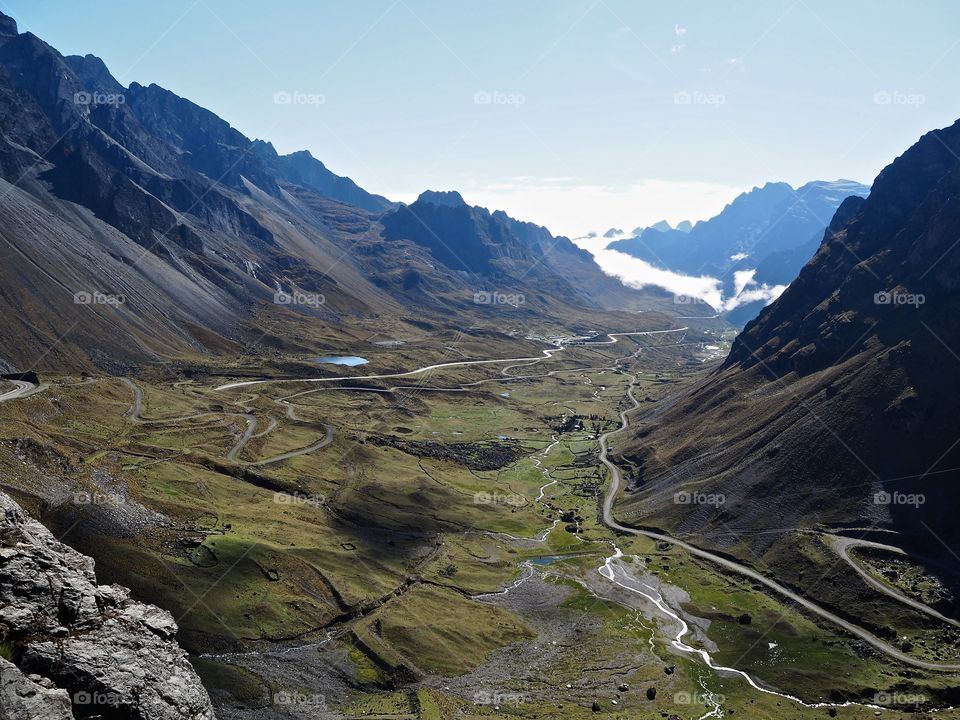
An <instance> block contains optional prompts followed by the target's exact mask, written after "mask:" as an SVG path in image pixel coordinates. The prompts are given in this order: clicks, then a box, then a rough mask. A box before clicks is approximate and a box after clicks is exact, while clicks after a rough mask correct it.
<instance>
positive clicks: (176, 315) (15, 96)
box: [0, 17, 644, 371]
mask: <svg viewBox="0 0 960 720" xmlns="http://www.w3.org/2000/svg"><path fill="white" fill-rule="evenodd" d="M0 20H2V22H0V134H2V137H0V219H2V223H0V240H2V244H0V247H2V248H3V257H4V259H5V260H6V262H4V263H3V264H2V265H0V312H2V313H3V315H4V316H5V317H7V318H9V321H8V322H6V323H3V325H2V327H0V343H2V344H3V346H4V347H5V348H7V350H5V351H4V353H3V360H4V361H5V362H6V363H8V364H9V365H12V366H15V367H19V368H21V369H27V368H40V369H53V368H58V369H67V368H88V367H93V366H98V367H101V368H106V369H112V370H117V371H121V370H122V369H123V368H126V367H129V366H130V365H131V364H135V363H138V362H143V361H151V360H157V359H160V358H171V357H176V358H184V357H187V358H189V357H197V356H203V355H210V354H220V353H227V354H230V353H236V352H239V351H241V350H242V349H243V348H244V347H246V346H248V345H249V344H250V343H251V342H265V343H267V344H270V345H273V346H282V345H283V344H284V343H286V342H287V340H286V336H287V335H289V332H288V329H289V328H291V327H296V326H297V325H296V324H297V318H298V317H300V318H301V319H302V318H304V317H310V318H313V319H314V321H315V322H317V323H320V324H326V325H338V324H342V323H343V322H344V321H345V320H347V319H350V318H354V319H358V318H368V319H378V318H379V319H380V320H379V322H382V323H385V324H391V323H397V322H399V323H401V324H402V323H404V322H407V321H409V320H413V321H415V322H419V321H420V320H422V318H423V317H424V316H432V317H434V318H435V319H438V320H441V319H442V320H444V321H447V322H454V323H456V322H466V323H467V324H472V320H471V319H470V318H469V317H468V315H469V314H470V313H473V312H476V310H477V308H476V306H475V305H474V303H473V302H472V298H473V294H474V293H476V292H478V291H479V290H483V289H487V286H488V285H489V284H490V282H492V279H489V280H488V279H486V278H483V277H482V273H485V272H488V271H490V272H493V267H492V266H488V265H484V264H483V263H480V264H479V265H477V267H476V268H474V270H475V272H479V273H481V277H480V278H479V279H477V278H471V277H465V276H462V275H460V274H458V273H457V272H456V271H457V270H460V269H461V268H459V267H458V264H457V263H456V262H455V261H454V259H453V258H452V256H449V255H445V254H444V250H443V248H442V246H440V245H433V246H431V245H429V244H418V243H417V242H415V240H416V238H415V237H414V238H412V239H413V240H414V242H407V241H405V240H403V241H402V242H400V240H402V239H398V238H397V237H396V235H395V234H393V235H391V237H392V238H394V240H397V242H394V243H392V244H391V243H386V244H385V243H384V240H383V238H382V237H381V231H382V230H383V226H382V225H381V223H380V218H381V217H382V216H384V215H385V214H388V213H391V212H392V211H393V210H394V208H395V207H396V206H395V205H394V204H392V203H390V202H389V201H388V200H386V199H385V198H382V197H379V196H376V195H372V194H370V193H367V192H366V191H364V190H363V189H362V188H359V187H358V186H357V185H356V184H355V183H353V181H351V180H349V179H348V178H343V177H339V176H337V175H335V174H333V173H332V172H330V171H329V170H328V169H327V168H326V167H325V166H324V165H323V163H321V162H320V161H318V160H316V159H314V158H313V157H312V156H311V155H310V154H309V153H307V152H301V153H294V154H292V155H288V156H280V155H278V154H277V153H276V151H275V150H274V148H273V147H272V146H271V145H270V144H269V143H266V142H262V141H252V140H250V139H248V138H246V137H245V136H244V135H243V134H242V133H240V132H239V131H237V130H236V129H234V128H233V127H231V126H230V125H229V124H228V123H227V122H225V121H224V120H222V119H220V118H218V117H217V116H216V115H214V114H213V113H211V112H209V111H207V110H205V109H203V108H201V107H199V106H198V105H195V104H194V103H192V102H190V101H188V100H186V99H184V98H181V97H178V96H177V95H175V94H173V93H171V92H169V91H167V90H165V89H163V88H161V87H159V86H156V85H149V86H143V85H140V84H137V83H133V84H132V85H130V87H128V88H124V87H123V86H121V85H120V84H119V83H118V82H117V81H116V80H115V79H114V78H113V77H112V76H111V75H110V72H109V71H108V69H107V68H106V66H105V65H104V64H103V62H102V61H101V60H99V59H98V58H96V57H94V56H92V55H87V56H84V57H80V56H72V57H64V56H62V55H61V54H60V53H58V52H57V51H56V50H55V49H53V48H51V47H50V46H49V45H47V44H46V43H44V42H43V41H41V40H40V39H38V38H37V37H35V36H34V35H32V34H30V33H24V34H18V33H17V30H16V23H15V22H13V20H12V19H10V18H6V17H3V18H0ZM420 209H422V210H424V212H428V213H429V209H428V208H426V207H423V208H420V207H418V210H420ZM394 214H395V213H394ZM407 214H409V211H407ZM488 215H489V214H488ZM431 217H432V216H431ZM511 223H512V221H511V222H509V223H508V222H506V221H499V220H497V221H491V220H490V219H489V217H488V224H489V228H488V229H489V230H490V231H491V232H492V233H493V234H492V235H490V237H489V242H490V243H492V244H493V246H490V247H488V248H487V250H488V251H489V252H492V253H494V254H498V255H503V256H507V255H513V258H512V260H513V262H514V266H513V271H512V272H513V277H514V279H515V281H516V282H515V284H517V285H518V287H516V288H512V291H513V292H520V293H526V294H529V295H530V296H533V295H534V294H535V292H534V291H535V290H536V291H539V292H541V294H542V293H543V291H544V290H546V291H554V292H561V293H563V297H561V298H560V302H559V306H558V307H559V308H560V309H558V310H557V313H558V315H557V317H559V314H562V306H563V305H564V303H566V302H579V303H581V305H582V306H585V307H587V308H588V309H589V308H591V307H593V306H595V305H596V304H601V305H603V306H605V307H608V308H629V307H632V306H634V305H636V304H637V303H638V302H639V301H640V300H643V298H644V296H642V295H640V294H639V293H637V292H636V291H632V290H629V289H626V288H624V287H622V286H621V285H620V284H619V283H617V282H616V281H609V282H608V279H606V278H603V277H602V276H600V273H599V270H598V269H597V268H596V266H595V265H594V264H593V262H592V260H591V259H590V258H589V257H587V258H584V257H581V256H578V255H577V254H576V253H575V252H572V251H570V248H566V247H565V246H563V244H562V243H560V244H558V248H559V249H560V250H566V251H568V252H567V253H566V259H564V258H563V257H560V256H561V253H559V252H557V253H553V252H552V250H553V249H552V248H551V252H550V253H546V252H545V251H543V248H542V247H541V251H537V250H535V249H530V248H529V247H527V245H529V244H530V243H529V242H527V241H520V240H519V239H518V238H517V237H516V233H521V234H524V233H526V234H529V230H528V229H527V228H526V227H525V226H524V225H523V224H520V223H513V224H512V225H511ZM419 228H420V224H419V223H412V224H410V229H409V232H408V233H407V234H410V235H414V236H415V235H416V233H417V232H418V230H419ZM511 228H512V229H511ZM449 231H450V232H453V233H454V234H456V233H460V232H466V233H467V234H468V235H470V233H473V232H474V231H475V228H468V227H466V226H465V225H464V226H461V225H456V224H453V225H451V226H450V227H449ZM543 232H544V233H545V232H546V231H543ZM546 238H549V234H548V233H546V235H545V239H544V240H539V241H538V242H539V244H540V245H541V246H543V245H544V243H545V242H547V239H546ZM549 240H550V241H552V238H549ZM457 243H465V245H464V247H465V246H466V245H469V244H470V241H469V240H461V239H460V238H459V237H454V238H452V239H450V240H449V241H448V243H447V244H457ZM497 245H499V246H500V247H494V246H497ZM393 250H398V252H393ZM574 250H575V249H574ZM484 252H486V251H484ZM545 254H550V255H553V254H557V255H558V258H556V259H551V260H548V259H547V258H545V257H544V255H545ZM481 256H482V253H481V255H478V256H477V257H478V258H480V257H481ZM445 265H449V267H446V266H445ZM527 269H529V271H530V272H529V273H527ZM451 270H452V271H453V272H451ZM551 272H553V273H555V274H558V275H566V274H568V273H583V274H584V278H585V279H584V283H585V285H586V286H587V287H588V288H589V287H590V286H591V285H596V286H597V288H598V291H597V292H596V293H593V292H581V293H573V292H569V288H570V286H571V283H573V284H576V283H577V282H579V281H577V280H575V279H573V278H569V277H566V276H564V277H560V278H557V277H551V276H550V273H551ZM524 276H526V277H524ZM534 281H537V282H538V283H539V282H540V281H545V282H544V283H543V285H542V286H539V287H535V286H534V284H533V283H534ZM281 291H282V293H283V294H285V295H281V297H288V296H290V295H291V294H295V293H301V294H306V295H308V296H309V297H311V298H317V299H318V301H317V302H314V303H310V304H308V305H296V304H294V305H292V306H291V305H290V304H285V305H283V306H282V307H278V306H277V305H278V303H277V302H276V301H275V295H276V294H277V293H279V292H281ZM298 297H299V296H298ZM320 299H322V301H320ZM281 304H282V303H281ZM551 304H552V303H547V302H544V303H542V304H541V305H540V306H539V308H537V309H535V310H534V309H531V311H536V312H544V311H546V309H547V308H549V306H550V305H551ZM451 308H454V310H453V311H451Z"/></svg>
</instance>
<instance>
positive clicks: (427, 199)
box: [417, 190, 467, 207]
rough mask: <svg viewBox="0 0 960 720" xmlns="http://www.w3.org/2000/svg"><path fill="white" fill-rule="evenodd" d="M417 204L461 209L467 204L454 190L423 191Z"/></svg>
mask: <svg viewBox="0 0 960 720" xmlns="http://www.w3.org/2000/svg"><path fill="white" fill-rule="evenodd" d="M417 202H418V203H421V202H423V203H430V204H432V205H442V206H444V207H463V206H465V205H466V204H467V203H466V201H465V200H464V199H463V196H462V195H461V194H460V193H458V192H457V191H456V190H439V191H438V190H425V191H424V192H422V193H420V197H418V198H417Z"/></svg>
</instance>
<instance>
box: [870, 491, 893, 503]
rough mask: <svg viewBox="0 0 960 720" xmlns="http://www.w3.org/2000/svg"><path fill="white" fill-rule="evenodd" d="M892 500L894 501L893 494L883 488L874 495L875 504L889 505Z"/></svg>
mask: <svg viewBox="0 0 960 720" xmlns="http://www.w3.org/2000/svg"><path fill="white" fill-rule="evenodd" d="M891 502H893V495H891V494H890V493H888V492H887V491H886V490H881V491H880V492H878V493H874V495H873V504H874V505H889V504H890V503H891Z"/></svg>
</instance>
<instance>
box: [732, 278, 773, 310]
mask: <svg viewBox="0 0 960 720" xmlns="http://www.w3.org/2000/svg"><path fill="white" fill-rule="evenodd" d="M786 289H787V286H786V285H766V284H764V285H759V286H757V287H755V288H750V289H749V290H744V291H743V292H741V293H739V294H737V295H736V296H734V297H732V298H727V299H725V300H724V302H723V309H724V310H733V309H734V308H736V307H739V306H740V305H745V304H746V303H751V302H755V301H757V300H763V301H764V303H765V304H767V305H769V304H770V303H772V302H773V301H774V300H776V299H777V298H778V297H780V296H781V295H783V291H784V290H786Z"/></svg>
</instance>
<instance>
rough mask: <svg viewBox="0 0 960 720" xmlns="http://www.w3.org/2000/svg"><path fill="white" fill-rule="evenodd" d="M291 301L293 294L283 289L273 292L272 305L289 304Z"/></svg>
mask: <svg viewBox="0 0 960 720" xmlns="http://www.w3.org/2000/svg"><path fill="white" fill-rule="evenodd" d="M292 303H293V295H291V294H290V293H286V292H284V291H283V290H277V292H275V293H274V294H273V304H274V305H291V304H292Z"/></svg>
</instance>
